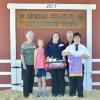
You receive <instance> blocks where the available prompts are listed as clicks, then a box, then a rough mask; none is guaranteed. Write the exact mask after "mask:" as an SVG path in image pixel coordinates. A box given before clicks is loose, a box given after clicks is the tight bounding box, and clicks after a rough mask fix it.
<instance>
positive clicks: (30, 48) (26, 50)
mask: <svg viewBox="0 0 100 100" xmlns="http://www.w3.org/2000/svg"><path fill="white" fill-rule="evenodd" d="M35 48H36V45H35V44H34V43H31V44H30V43H27V42H24V43H23V44H22V45H21V54H22V55H23V56H24V60H25V64H26V65H33V64H34V50H35Z"/></svg>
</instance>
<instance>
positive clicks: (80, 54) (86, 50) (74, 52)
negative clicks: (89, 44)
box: [62, 43, 90, 63]
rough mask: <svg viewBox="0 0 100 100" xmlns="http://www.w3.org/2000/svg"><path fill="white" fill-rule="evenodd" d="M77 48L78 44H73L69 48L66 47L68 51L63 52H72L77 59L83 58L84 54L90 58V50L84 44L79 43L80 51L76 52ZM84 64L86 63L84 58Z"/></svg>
mask: <svg viewBox="0 0 100 100" xmlns="http://www.w3.org/2000/svg"><path fill="white" fill-rule="evenodd" d="M75 46H76V44H75V43H73V44H71V45H69V46H68V47H66V49H65V50H63V51H62V52H70V54H71V55H73V56H75V57H78V56H82V55H83V54H85V55H87V56H89V57H90V53H89V51H88V49H87V48H86V47H85V46H84V45H83V44H81V43H79V45H78V51H76V50H75ZM82 63H85V59H84V58H82Z"/></svg>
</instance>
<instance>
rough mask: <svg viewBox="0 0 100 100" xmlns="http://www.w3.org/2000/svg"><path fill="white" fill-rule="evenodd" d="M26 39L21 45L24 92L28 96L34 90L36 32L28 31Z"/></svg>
mask: <svg viewBox="0 0 100 100" xmlns="http://www.w3.org/2000/svg"><path fill="white" fill-rule="evenodd" d="M26 39H27V40H26V41H25V42H24V43H23V44H22V45H21V52H20V56H21V62H22V78H23V94H24V97H25V98H27V97H28V96H29V94H30V93H32V90H33V83H34V65H33V64H34V49H35V48H36V46H35V44H34V42H33V40H34V33H33V32H32V31H28V32H27V33H26Z"/></svg>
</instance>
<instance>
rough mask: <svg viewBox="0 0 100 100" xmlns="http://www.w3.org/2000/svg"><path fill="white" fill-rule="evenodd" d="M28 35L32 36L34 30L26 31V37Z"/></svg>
mask: <svg viewBox="0 0 100 100" xmlns="http://www.w3.org/2000/svg"><path fill="white" fill-rule="evenodd" d="M29 36H34V32H33V31H28V32H27V33H26V38H27V37H29Z"/></svg>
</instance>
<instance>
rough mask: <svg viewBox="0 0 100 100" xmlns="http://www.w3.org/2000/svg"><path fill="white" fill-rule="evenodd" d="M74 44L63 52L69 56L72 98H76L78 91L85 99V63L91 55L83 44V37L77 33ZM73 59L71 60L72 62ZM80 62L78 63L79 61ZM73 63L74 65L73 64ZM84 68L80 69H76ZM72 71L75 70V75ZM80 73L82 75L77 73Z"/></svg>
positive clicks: (79, 95)
mask: <svg viewBox="0 0 100 100" xmlns="http://www.w3.org/2000/svg"><path fill="white" fill-rule="evenodd" d="M73 39H74V43H73V44H71V45H69V46H68V47H66V49H65V50H63V51H62V55H63V56H68V62H69V79H70V93H69V95H70V96H75V95H76V91H77V92H78V97H83V77H84V63H85V60H86V59H87V58H89V56H90V53H89V51H88V49H87V48H86V47H85V46H84V45H83V44H81V43H80V42H81V35H80V33H78V32H76V33H74V35H73ZM70 58H71V60H70ZM76 59H78V60H80V61H78V60H76ZM72 63H73V64H72ZM76 66H79V67H82V68H79V69H78V67H76ZM71 70H74V71H73V72H75V73H73V75H72V73H71ZM77 72H80V73H81V74H80V73H77Z"/></svg>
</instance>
